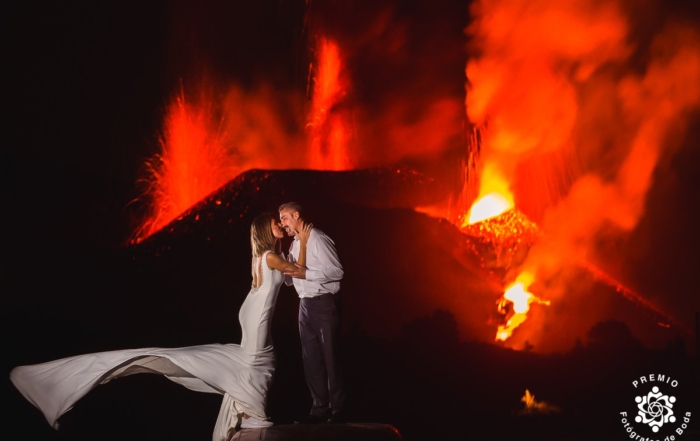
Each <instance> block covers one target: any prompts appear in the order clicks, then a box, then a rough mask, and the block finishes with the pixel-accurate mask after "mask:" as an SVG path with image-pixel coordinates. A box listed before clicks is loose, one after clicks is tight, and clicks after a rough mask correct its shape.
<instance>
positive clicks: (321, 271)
mask: <svg viewBox="0 0 700 441" xmlns="http://www.w3.org/2000/svg"><path fill="white" fill-rule="evenodd" d="M316 239H317V240H316V241H314V246H313V250H312V253H313V254H314V256H315V257H316V259H318V262H319V263H320V265H319V268H318V269H316V270H310V269H307V270H306V274H305V276H306V280H308V281H311V282H319V283H324V282H339V281H340V280H341V279H342V278H343V275H344V274H345V272H344V271H343V266H342V265H341V264H340V259H339V258H338V252H337V251H336V250H335V243H333V241H332V240H331V238H329V237H328V236H326V235H325V234H320V235H318V236H317V238H316Z"/></svg>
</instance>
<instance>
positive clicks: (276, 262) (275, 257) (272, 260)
mask: <svg viewBox="0 0 700 441" xmlns="http://www.w3.org/2000/svg"><path fill="white" fill-rule="evenodd" d="M265 261H266V262H267V266H268V267H270V268H272V269H276V270H277V271H282V272H284V270H286V269H288V268H292V267H294V264H293V263H292V262H288V261H286V260H284V259H282V258H281V257H280V256H279V254H275V253H267V256H265Z"/></svg>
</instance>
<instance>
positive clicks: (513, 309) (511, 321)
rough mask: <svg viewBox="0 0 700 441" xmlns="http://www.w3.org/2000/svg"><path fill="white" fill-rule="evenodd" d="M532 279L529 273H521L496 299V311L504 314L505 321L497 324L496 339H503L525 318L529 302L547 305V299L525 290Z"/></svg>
mask: <svg viewBox="0 0 700 441" xmlns="http://www.w3.org/2000/svg"><path fill="white" fill-rule="evenodd" d="M533 279H534V278H533V277H532V275H531V274H530V273H523V274H521V275H520V276H518V279H517V280H516V281H515V282H514V283H513V284H511V285H510V286H509V287H508V288H506V291H505V293H504V294H503V297H501V298H500V299H499V300H498V312H499V313H501V314H503V315H504V316H505V318H506V322H505V324H503V325H499V326H498V331H497V332H496V340H500V341H505V340H506V339H508V337H510V336H511V335H512V334H513V330H514V329H515V328H517V327H518V326H520V325H521V324H522V323H523V322H524V321H525V319H527V312H528V311H529V310H530V304H531V303H542V304H545V305H549V301H545V300H541V299H539V298H537V297H536V296H535V295H534V294H532V293H531V292H530V291H528V290H527V289H528V288H529V286H530V285H531V284H532V281H533Z"/></svg>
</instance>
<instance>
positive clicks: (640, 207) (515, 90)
mask: <svg viewBox="0 0 700 441" xmlns="http://www.w3.org/2000/svg"><path fill="white" fill-rule="evenodd" d="M472 14H473V16H474V21H473V23H472V24H471V25H470V26H469V27H468V28H467V34H468V35H469V36H470V38H471V46H470V47H471V50H472V52H473V53H474V58H473V59H472V60H470V61H469V63H468V64H467V68H466V73H467V79H468V84H467V99H466V104H467V115H468V117H469V120H470V121H471V122H472V123H473V124H474V125H475V126H478V127H480V128H481V130H482V131H483V132H482V134H483V137H482V145H481V160H480V161H479V167H497V168H498V169H500V170H502V171H503V173H504V174H505V176H506V177H509V179H511V184H512V188H513V191H514V193H515V204H516V206H517V207H519V208H521V209H523V210H524V211H525V212H527V213H528V214H530V215H532V214H533V213H535V215H536V217H538V218H537V220H538V222H539V223H540V226H541V228H542V229H543V231H544V232H545V235H546V238H547V239H546V240H544V241H542V242H540V243H538V244H536V245H535V246H534V247H533V248H532V249H531V250H530V254H529V256H528V259H527V260H526V262H525V263H524V264H523V271H529V272H531V273H533V274H535V275H536V276H535V278H536V280H538V281H539V282H540V284H539V285H537V287H538V289H541V290H544V291H546V292H545V293H543V292H542V291H538V295H540V296H542V297H544V298H547V299H552V300H553V304H556V300H557V299H558V298H559V299H560V298H561V296H564V295H566V293H567V292H570V291H571V289H569V288H567V287H571V286H572V280H571V279H570V277H571V275H572V274H574V273H576V272H575V271H570V270H567V269H566V268H567V265H572V264H576V263H577V262H579V263H580V262H584V261H586V260H591V259H592V260H596V259H597V258H598V257H599V256H597V255H596V254H597V241H599V240H600V239H601V236H604V235H611V234H612V235H613V236H614V237H617V238H620V237H624V236H625V234H626V233H627V232H629V231H631V230H633V229H634V228H635V226H636V225H637V223H638V222H639V220H640V218H641V217H642V216H643V215H644V212H645V209H646V207H645V197H646V194H647V192H648V190H649V188H650V187H651V186H652V185H653V183H654V175H655V173H660V172H662V171H663V167H662V166H663V164H664V163H665V161H667V160H668V159H669V158H670V157H671V156H672V154H673V153H674V152H675V150H676V149H677V147H678V146H679V145H680V143H681V141H682V140H683V134H684V129H685V125H686V124H687V117H688V115H689V114H690V112H692V111H693V110H696V109H697V107H698V105H699V104H700V90H699V89H700V39H699V36H698V33H697V31H695V30H694V29H692V28H691V27H690V26H683V25H682V24H680V23H678V22H674V23H668V24H667V26H666V27H664V28H662V30H661V31H660V32H659V33H658V35H656V36H655V38H653V39H652V40H651V44H650V45H648V46H647V45H645V44H644V41H634V40H633V35H636V33H635V32H632V31H634V30H635V29H634V24H635V21H634V17H632V16H631V15H626V14H625V11H624V9H623V8H622V3H616V2H599V1H577V2H563V3H561V2H560V3H552V2H545V1H535V2H532V1H520V0H503V1H489V2H477V3H475V4H474V6H473V8H472ZM640 59H643V60H645V63H644V65H643V66H640V65H639V60H640ZM640 72H641V73H640ZM479 171H480V170H479ZM523 178H530V179H528V180H527V181H526V180H523ZM532 180H534V183H533V182H531V181H532ZM529 181H530V182H529ZM538 181H541V182H540V183H538ZM563 181H568V183H567V184H566V185H562V182H563ZM552 189H553V190H554V191H552ZM533 190H534V191H533ZM538 204H539V206H538ZM578 276H579V277H580V273H578ZM566 314H570V315H571V317H566ZM576 314H577V312H574V311H569V312H566V311H559V313H558V314H557V317H552V318H548V317H545V316H546V313H543V314H540V317H541V318H542V320H543V323H540V324H539V325H533V326H531V327H530V328H529V329H528V325H527V324H525V325H523V327H521V329H519V330H518V332H520V333H521V334H522V335H521V336H520V338H519V339H518V340H517V341H518V342H520V343H522V341H523V339H525V338H526V339H527V340H528V341H529V342H530V343H534V344H535V347H537V346H538V344H542V345H549V347H550V348H551V347H552V345H551V343H546V344H545V343H544V341H545V340H546V338H547V337H545V336H544V334H545V333H546V331H545V330H546V329H547V326H546V322H547V321H550V322H551V321H555V320H556V321H568V322H570V323H578V325H579V326H580V329H578V330H575V332H572V333H571V335H572V338H571V340H570V341H566V342H560V344H563V345H564V346H566V345H568V346H569V347H570V346H571V344H573V335H574V334H575V333H576V332H578V334H579V335H582V334H583V333H584V332H585V330H586V329H587V327H590V325H591V324H592V323H589V322H586V320H576V317H575V316H576ZM569 319H570V320H569ZM529 323H530V322H528V324H529ZM549 334H550V335H549V338H550V339H551V332H550V333H549ZM514 344H515V343H514Z"/></svg>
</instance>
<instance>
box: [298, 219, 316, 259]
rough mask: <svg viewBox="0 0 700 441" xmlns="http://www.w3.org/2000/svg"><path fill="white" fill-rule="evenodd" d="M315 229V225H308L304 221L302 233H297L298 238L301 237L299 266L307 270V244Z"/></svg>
mask: <svg viewBox="0 0 700 441" xmlns="http://www.w3.org/2000/svg"><path fill="white" fill-rule="evenodd" d="M313 227H314V225H313V224H307V223H305V222H303V221H302V222H301V228H300V231H299V232H298V233H297V237H299V259H298V260H297V264H299V265H300V266H302V267H303V268H306V244H307V243H308V242H309V236H311V229H312V228H313Z"/></svg>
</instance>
